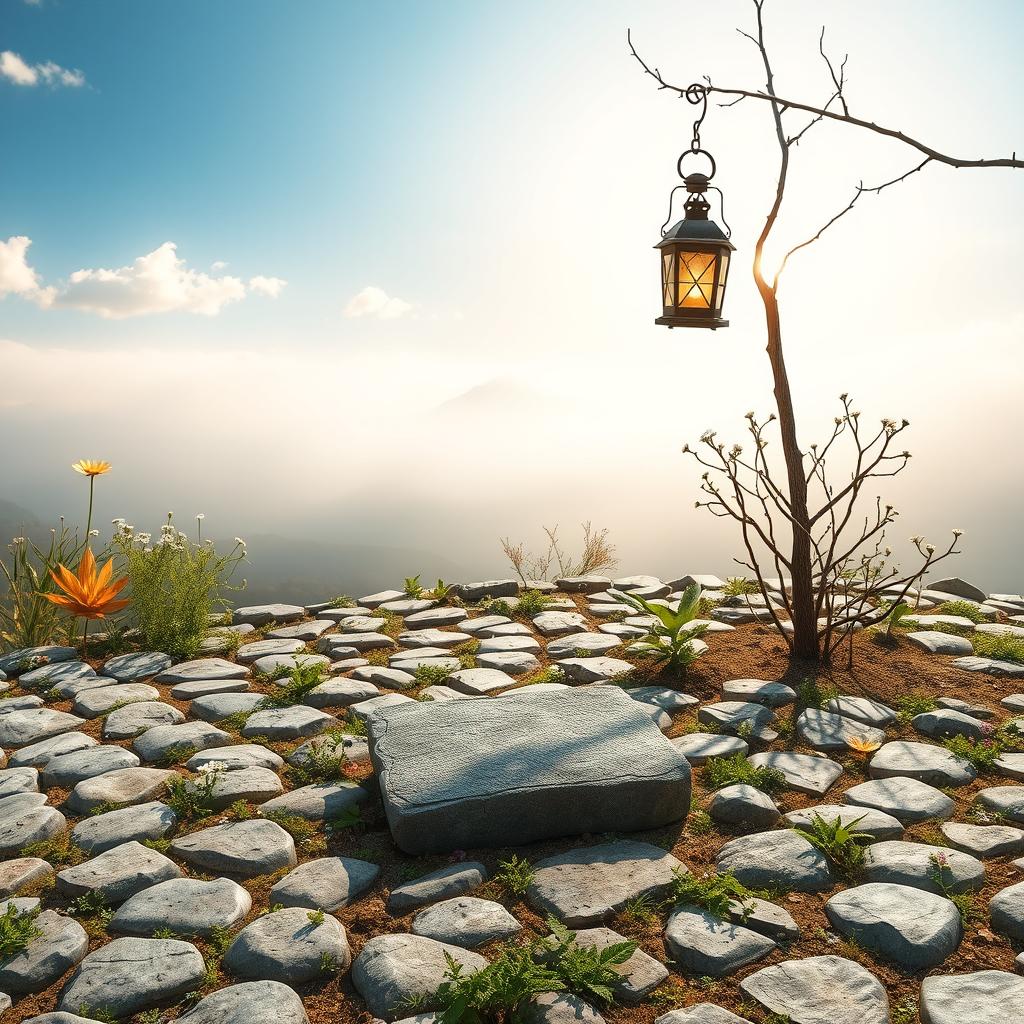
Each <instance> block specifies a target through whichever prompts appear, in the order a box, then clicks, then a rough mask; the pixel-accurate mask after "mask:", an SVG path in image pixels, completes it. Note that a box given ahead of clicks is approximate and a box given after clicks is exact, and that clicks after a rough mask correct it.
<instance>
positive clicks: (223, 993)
mask: <svg viewBox="0 0 1024 1024" xmlns="http://www.w3.org/2000/svg"><path fill="white" fill-rule="evenodd" d="M178 1024H309V1017H307V1016H306V1010H305V1008H304V1007H303V1005H302V1000H301V999H300V998H299V996H298V994H297V993H296V992H295V991H294V989H291V988H289V987H288V986H287V985H282V984H281V983H280V982H278V981H245V982H242V983H241V984H239V985H229V986H228V987H227V988H222V989H220V990H219V991H217V992H211V993H210V995H208V996H206V997H205V998H204V999H200V1000H199V1002H198V1003H196V1005H195V1006H194V1007H193V1008H192V1009H191V1010H190V1011H189V1012H188V1013H186V1014H185V1015H184V1016H183V1017H179V1018H178Z"/></svg>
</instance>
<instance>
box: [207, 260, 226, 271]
mask: <svg viewBox="0 0 1024 1024" xmlns="http://www.w3.org/2000/svg"><path fill="white" fill-rule="evenodd" d="M227 267H228V265H227V264H226V263H225V262H224V261H223V260H214V261H213V262H212V263H211V264H210V269H211V270H227Z"/></svg>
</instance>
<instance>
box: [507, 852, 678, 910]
mask: <svg viewBox="0 0 1024 1024" xmlns="http://www.w3.org/2000/svg"><path fill="white" fill-rule="evenodd" d="M674 870H685V867H684V865H683V864H682V863H681V862H680V861H679V860H677V859H676V858H675V857H673V856H672V855H671V854H670V853H666V852H665V851H664V850H662V849H661V848H660V847H657V846H650V845H649V844H647V843H641V842H635V841H633V840H619V841H617V842H612V843H603V844H601V845H599V846H587V847H581V848H579V849H575V850H569V851H568V852H567V853H562V854H558V855H556V856H554V857H547V858H545V859H544V860H541V861H538V862H537V863H536V864H534V876H533V880H532V881H531V883H530V886H529V888H528V889H527V893H526V901H527V903H529V905H530V906H531V907H533V909H534V910H536V911H537V912H538V913H540V914H554V915H555V917H557V918H558V919H559V920H560V921H562V922H563V923H564V924H565V925H567V926H568V927H570V928H585V927H588V926H589V925H595V924H600V923H601V922H602V921H604V920H606V919H607V918H609V917H611V916H612V915H613V914H615V913H616V912H617V911H619V910H621V909H622V908H623V907H624V906H625V905H626V904H627V903H628V902H629V901H630V900H632V899H635V898H637V897H639V896H645V895H655V894H658V893H660V892H661V891H662V890H663V889H665V888H666V887H667V886H668V885H670V884H671V882H672V878H673V871H674Z"/></svg>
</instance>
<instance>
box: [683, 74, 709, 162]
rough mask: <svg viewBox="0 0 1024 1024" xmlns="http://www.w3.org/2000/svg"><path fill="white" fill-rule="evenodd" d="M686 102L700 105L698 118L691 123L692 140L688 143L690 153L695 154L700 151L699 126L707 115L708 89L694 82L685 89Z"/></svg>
mask: <svg viewBox="0 0 1024 1024" xmlns="http://www.w3.org/2000/svg"><path fill="white" fill-rule="evenodd" d="M685 96H686V100H687V102H688V103H692V104H694V105H695V106H696V104H698V103H699V104H701V110H700V117H698V118H697V120H696V121H694V122H693V139H692V140H691V142H690V152H691V153H696V152H698V151H699V150H700V126H701V125H702V124H703V123H704V118H705V117H707V115H708V89H707V86H705V85H701V84H700V83H699V82H694V83H693V85H689V86H687V87H686V93H685Z"/></svg>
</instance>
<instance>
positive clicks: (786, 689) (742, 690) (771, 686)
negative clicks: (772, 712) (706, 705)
mask: <svg viewBox="0 0 1024 1024" xmlns="http://www.w3.org/2000/svg"><path fill="white" fill-rule="evenodd" d="M722 699H723V700H738V701H749V702H751V703H754V704H764V705H765V706H766V707H769V708H780V707H783V706H784V705H786V704H792V703H793V701H795V700H796V691H795V690H794V689H793V687H791V686H787V685H786V684H785V683H779V682H773V681H771V680H767V679H729V680H727V681H726V682H724V683H722Z"/></svg>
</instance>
